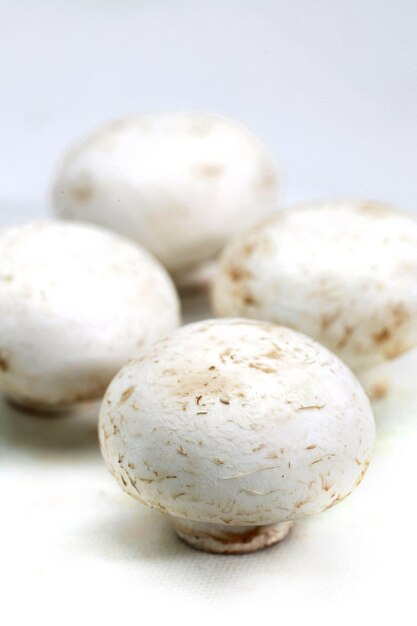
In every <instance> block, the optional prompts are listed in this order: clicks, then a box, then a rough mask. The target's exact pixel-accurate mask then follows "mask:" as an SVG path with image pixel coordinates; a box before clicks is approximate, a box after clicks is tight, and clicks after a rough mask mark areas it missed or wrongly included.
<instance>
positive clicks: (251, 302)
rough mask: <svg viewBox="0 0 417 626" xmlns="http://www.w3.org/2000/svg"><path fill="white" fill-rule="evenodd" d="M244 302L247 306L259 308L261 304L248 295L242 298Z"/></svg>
mask: <svg viewBox="0 0 417 626" xmlns="http://www.w3.org/2000/svg"><path fill="white" fill-rule="evenodd" d="M242 300H243V303H244V304H245V305H246V306H257V305H258V304H259V302H258V301H257V300H256V299H255V298H254V297H253V296H251V295H250V294H248V293H247V294H244V295H243V296H242Z"/></svg>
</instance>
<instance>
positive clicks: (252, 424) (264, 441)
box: [99, 319, 374, 526]
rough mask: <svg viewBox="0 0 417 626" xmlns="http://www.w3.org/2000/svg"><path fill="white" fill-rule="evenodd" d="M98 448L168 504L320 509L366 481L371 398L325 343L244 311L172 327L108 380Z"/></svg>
mask: <svg viewBox="0 0 417 626" xmlns="http://www.w3.org/2000/svg"><path fill="white" fill-rule="evenodd" d="M99 432H100V442H101V448H102V453H103V456H104V458H105V460H106V463H107V465H108V466H109V468H110V470H111V472H112V473H113V475H114V476H115V477H116V479H117V480H118V481H119V483H120V485H121V486H122V488H123V489H124V490H125V491H126V492H127V493H129V494H130V495H132V496H133V497H134V498H136V499H137V500H140V501H142V502H144V503H146V504H148V505H149V506H152V507H155V508H157V509H159V510H161V511H163V512H167V513H169V514H170V515H173V516H177V517H181V518H188V519H191V520H195V521H201V522H212V523H217V524H231V525H244V526H247V525H249V526H250V525H262V524H271V523H276V522H280V521H285V520H293V519H296V518H299V517H302V516H304V515H310V514H315V513H319V512H320V511H323V510H324V509H327V508H329V507H331V506H332V505H334V504H336V503H337V502H338V501H340V500H342V499H343V498H344V497H345V496H347V495H348V494H349V493H350V492H351V491H352V490H353V489H354V487H355V486H356V485H357V484H358V483H359V482H360V480H361V478H362V476H363V475H364V473H365V470H366V468H367V465H368V461H369V456H370V452H371V448H372V444H373V439H374V419H373V414H372V410H371V408H370V404H369V400H368V398H367V397H366V395H365V393H364V391H363V389H362V387H361V386H360V384H359V383H358V381H357V380H356V378H355V377H354V375H353V374H352V373H351V371H350V370H349V369H348V368H347V367H346V366H345V365H344V364H343V363H342V362H341V361H340V360H339V359H338V358H337V357H336V356H334V355H333V354H331V353H330V352H329V351H328V350H327V349H326V348H323V347H322V346H320V345H319V344H318V343H316V342H315V341H313V340H312V339H310V338H308V337H306V336H304V335H302V334H300V333H297V332H295V331H293V330H290V329H288V328H284V327H281V326H276V325H274V324H270V323H266V322H256V321H250V320H243V319H225V320H208V321H203V322H197V323H194V324H190V325H188V326H183V327H182V328H180V329H178V330H176V331H175V332H173V333H172V334H171V335H169V336H168V337H166V338H164V339H162V340H160V341H158V342H156V343H155V344H154V345H153V346H152V347H151V348H150V349H149V350H148V351H147V352H146V354H145V355H143V356H142V358H141V359H138V360H133V361H131V362H130V363H129V364H127V365H126V366H125V367H124V368H123V369H122V370H121V372H120V373H119V374H118V375H117V376H116V378H115V379H114V380H113V381H112V383H111V384H110V386H109V388H108V390H107V392H106V395H105V398H104V400H103V403H102V407H101V412H100V426H99Z"/></svg>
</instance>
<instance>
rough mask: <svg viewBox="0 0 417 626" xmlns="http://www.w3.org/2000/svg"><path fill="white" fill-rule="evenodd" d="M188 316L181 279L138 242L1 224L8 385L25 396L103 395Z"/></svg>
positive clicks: (54, 402)
mask: <svg viewBox="0 0 417 626" xmlns="http://www.w3.org/2000/svg"><path fill="white" fill-rule="evenodd" d="M178 323H179V304H178V297H177V294H176V292H175V289H174V287H173V285H172V282H171V279H170V278H169V276H168V275H167V273H166V272H165V270H164V269H163V268H162V267H161V266H160V265H159V263H158V262H157V261H156V260H155V259H153V258H152V257H151V256H150V255H149V254H148V252H146V251H144V250H141V249H140V248H139V247H138V246H136V245H134V244H133V243H131V242H130V241H128V240H125V239H123V238H122V237H120V236H118V235H116V234H113V233H110V232H107V231H104V230H102V229H99V228H96V227H93V226H89V225H87V224H75V223H73V224H69V223H67V222H59V221H44V222H36V223H32V224H28V225H25V226H21V227H16V228H6V229H2V230H1V231H0V389H1V390H3V391H4V392H6V394H7V395H8V396H9V397H11V398H14V399H15V400H16V401H18V402H20V403H21V404H23V405H27V406H28V407H29V406H30V407H32V408H46V407H51V408H52V407H57V406H61V405H68V404H71V403H75V402H78V401H84V400H93V399H96V398H99V397H101V396H102V395H103V393H104V390H105V388H106V386H107V385H108V383H109V382H110V380H111V379H112V377H113V376H114V375H115V373H116V372H117V371H118V370H119V369H120V367H121V366H122V365H123V364H124V363H125V362H126V361H127V360H128V359H129V358H130V357H132V356H134V355H136V354H138V353H139V352H140V351H141V350H143V349H144V348H146V347H147V346H148V345H149V344H150V343H151V342H152V341H154V340H155V339H157V338H159V337H160V336H161V335H163V334H165V333H166V332H168V331H170V330H171V329H173V328H174V327H175V326H177V325H178Z"/></svg>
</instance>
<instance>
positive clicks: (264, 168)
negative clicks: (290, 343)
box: [53, 112, 279, 280]
mask: <svg viewBox="0 0 417 626" xmlns="http://www.w3.org/2000/svg"><path fill="white" fill-rule="evenodd" d="M278 190H279V182H278V175H277V169H276V166H275V163H274V161H273V159H272V157H271V156H270V155H269V154H268V152H267V151H266V150H265V148H264V147H263V146H262V145H261V144H260V143H259V141H258V140H257V139H256V138H255V137H254V136H253V135H252V134H251V133H250V132H248V131H247V130H246V129H245V128H242V127H241V126H240V125H239V124H237V123H236V122H234V121H232V120H228V119H225V118H223V117H219V116H217V115H211V114H209V113H198V112H189V113H186V112H184V113H155V114H149V115H138V116H135V117H132V118H127V119H124V120H119V121H116V122H112V123H110V124H107V125H105V126H103V127H102V128H100V129H98V130H96V131H94V132H93V133H92V134H91V135H89V136H88V137H87V138H86V139H85V140H84V141H82V142H80V143H79V144H78V145H77V146H75V147H74V149H73V150H71V151H70V152H69V153H68V155H67V156H66V157H65V159H64V160H63V162H62V164H61V166H60V168H59V171H58V173H57V176H56V180H55V182H54V188H53V203H54V210H55V213H56V214H57V215H58V216H59V217H61V218H65V219H75V220H86V221H88V222H93V223H96V224H100V225H103V226H106V227H108V228H111V229H114V230H116V231H117V232H119V233H121V234H122V235H125V236H127V237H129V238H131V239H134V240H135V241H137V242H138V243H140V244H141V245H143V246H144V247H145V248H147V249H148V250H150V251H151V252H152V253H153V254H154V255H155V256H156V257H157V258H159V260H160V261H161V262H162V263H163V265H164V266H165V267H166V268H167V269H168V270H169V271H170V272H171V273H173V274H175V275H176V276H177V275H178V279H181V280H182V279H183V273H184V272H188V271H189V270H194V269H195V268H196V267H197V266H198V265H199V264H200V263H202V262H204V261H206V260H208V259H210V258H211V257H213V256H214V255H217V254H218V253H219V252H220V250H221V249H222V248H223V246H224V244H225V243H226V242H227V241H228V239H229V238H230V237H231V236H232V235H234V234H235V233H237V232H238V231H239V230H240V229H242V228H248V227H249V226H251V225H252V224H255V223H256V222H258V221H259V220H261V219H263V218H264V217H265V216H267V215H269V214H271V212H272V211H274V210H275V209H276V208H277V202H278Z"/></svg>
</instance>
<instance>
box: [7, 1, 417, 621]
mask: <svg viewBox="0 0 417 626" xmlns="http://www.w3.org/2000/svg"><path fill="white" fill-rule="evenodd" d="M0 81H1V82H0V90H1V92H0V222H2V223H9V222H12V221H15V220H19V221H21V220H23V219H28V218H31V217H35V216H40V215H47V214H48V211H49V206H48V203H49V201H48V193H49V187H50V182H51V177H52V173H53V170H54V167H55V164H56V161H57V159H58V158H59V156H60V155H61V154H62V151H63V150H64V149H65V148H66V147H67V146H68V144H70V143H72V142H73V141H75V140H76V139H77V138H78V137H80V136H82V135H83V134H84V133H85V132H87V131H89V130H90V129H91V127H93V126H95V125H97V124H99V123H101V122H104V121H106V120H108V119H109V118H113V117H119V116H123V115H125V114H130V113H134V112H136V111H152V110H169V109H179V110H187V109H197V110H208V111H212V112H217V113H221V114H225V115H228V116H231V117H235V118H237V119H238V120H240V121H241V122H243V123H244V124H246V125H247V126H249V127H250V128H251V129H252V130H253V131H254V132H256V133H257V134H258V135H259V136H260V137H261V138H262V140H263V141H264V143H266V144H267V145H268V146H269V148H270V150H271V152H272V153H273V155H274V156H275V158H276V160H277V161H278V163H279V164H280V166H281V170H282V176H283V194H282V202H283V203H285V204H291V203H293V202H295V201H299V200H305V199H310V198H319V197H329V196H363V197H370V198H375V199H379V200H383V201H387V202H390V203H393V204H396V205H398V206H400V207H402V208H405V209H407V210H411V211H417V200H416V181H417V4H416V2H414V1H413V0H396V1H394V0H391V1H389V0H379V1H377V0H309V1H301V0H292V1H289V0H288V1H284V0H275V1H273V0H263V1H261V0H257V1H256V0H246V1H245V0H240V1H239V0H184V1H180V0H143V1H134V0H130V1H129V0H102V1H99V0H95V1H93V0H83V1H81V0H67V1H66V2H65V1H64V0H53V1H50V2H46V1H41V0H26V1H24V0H0ZM205 314H206V313H205V312H204V311H202V312H201V311H200V312H199V311H197V312H194V313H190V317H195V316H198V315H205ZM411 366H412V359H410V358H408V357H405V358H403V359H402V360H401V361H400V362H399V363H398V364H397V365H395V366H394V368H392V370H391V372H390V373H389V375H390V380H391V384H392V393H391V395H390V397H389V398H388V399H386V400H384V401H381V402H379V403H378V404H376V405H375V410H376V415H377V422H378V440H377V445H376V451H375V457H374V462H373V464H372V465H371V468H370V470H369V473H368V475H367V477H366V479H365V481H364V482H363V484H362V485H361V487H360V488H359V489H358V490H357V491H356V492H355V494H353V495H352V496H351V497H350V498H349V499H348V500H347V501H346V502H345V503H342V504H341V505H339V506H338V507H336V508H335V509H333V510H331V511H329V512H328V513H326V514H324V515H322V516H319V517H317V518H315V519H311V520H309V521H308V522H305V523H299V524H298V525H297V527H296V529H295V531H294V532H293V534H292V536H290V537H289V538H288V540H287V541H285V542H284V543H283V544H281V545H280V546H277V547H276V548H274V549H271V550H269V551H264V552H261V553H258V554H256V555H251V556H247V557H239V558H237V557H215V556H210V555H204V554H199V553H197V552H194V551H192V550H190V549H189V548H187V547H185V546H183V545H182V544H181V543H179V542H178V541H177V540H176V538H175V537H174V535H173V533H172V532H171V530H170V527H169V524H168V523H167V521H166V520H165V519H164V518H163V517H162V516H160V515H159V514H157V513H155V512H152V511H148V510H146V509H144V508H143V507H141V506H140V505H138V504H136V503H135V502H133V501H130V500H129V499H128V498H127V497H125V496H124V495H123V494H122V493H121V492H120V491H119V489H118V487H117V485H116V484H113V480H112V478H111V477H110V475H108V473H107V471H106V469H105V468H104V465H103V464H102V462H101V459H100V457H99V453H98V450H97V446H96V435H95V414H94V411H90V413H89V414H88V415H84V416H79V417H74V418H68V419H62V420H55V421H54V420H50V421H47V420H41V419H39V420H36V419H34V418H33V417H28V416H25V415H23V414H19V413H18V412H16V411H12V410H11V409H8V408H6V405H5V404H4V403H3V404H1V405H0V455H1V456H0V483H1V485H0V494H1V501H0V502H1V504H0V507H1V509H0V531H1V532H0V568H1V574H0V576H2V578H3V583H2V586H1V596H2V600H1V603H0V621H1V623H4V624H7V625H8V624H15V623H16V624H28V623H32V624H38V623H39V624H43V625H45V626H49V625H52V624H58V623H59V624H62V623H78V624H87V623H89V622H90V621H91V623H94V624H101V623H112V624H117V625H119V624H122V623H123V622H128V621H129V622H132V623H142V622H144V621H145V620H146V622H151V621H152V622H153V621H155V620H156V621H157V622H158V621H159V620H160V621H161V622H162V621H164V622H166V621H168V620H169V621H170V622H171V623H172V622H174V623H181V624H186V623H194V622H197V623H206V622H207V623H213V621H214V620H215V621H216V623H218V624H223V623H225V622H226V619H227V618H226V614H227V613H229V611H230V613H231V616H232V617H231V618H230V619H229V621H230V620H231V621H232V622H233V623H238V622H244V621H246V622H248V623H249V622H250V623H253V622H255V623H257V624H258V623H259V624H261V623H263V622H265V621H266V620H268V622H272V623H274V624H275V623H276V624H279V623H281V622H282V621H284V620H285V622H286V623H290V624H293V623H296V622H297V621H298V620H299V619H300V620H301V619H303V621H305V622H306V623H311V622H313V623H316V622H319V621H320V623H333V622H336V621H337V622H338V623H344V622H345V621H346V622H350V623H351V622H352V620H353V619H354V620H355V622H356V623H358V624H362V623H365V620H366V621H369V620H372V621H375V620H377V619H378V620H379V621H380V620H382V619H383V618H386V619H390V620H395V621H396V622H397V623H402V624H407V623H415V620H416V616H415V609H414V599H415V598H414V596H415V593H416V583H415V580H416V572H415V566H414V563H415V561H416V557H417V549H416V548H417V543H416V531H415V516H416V512H417V505H416V503H415V498H416V496H415V494H416V489H415V484H416V477H417V454H416V449H417V415H416V411H417V395H416V394H415V392H414V387H415V382H414V376H413V369H412V367H411Z"/></svg>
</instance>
